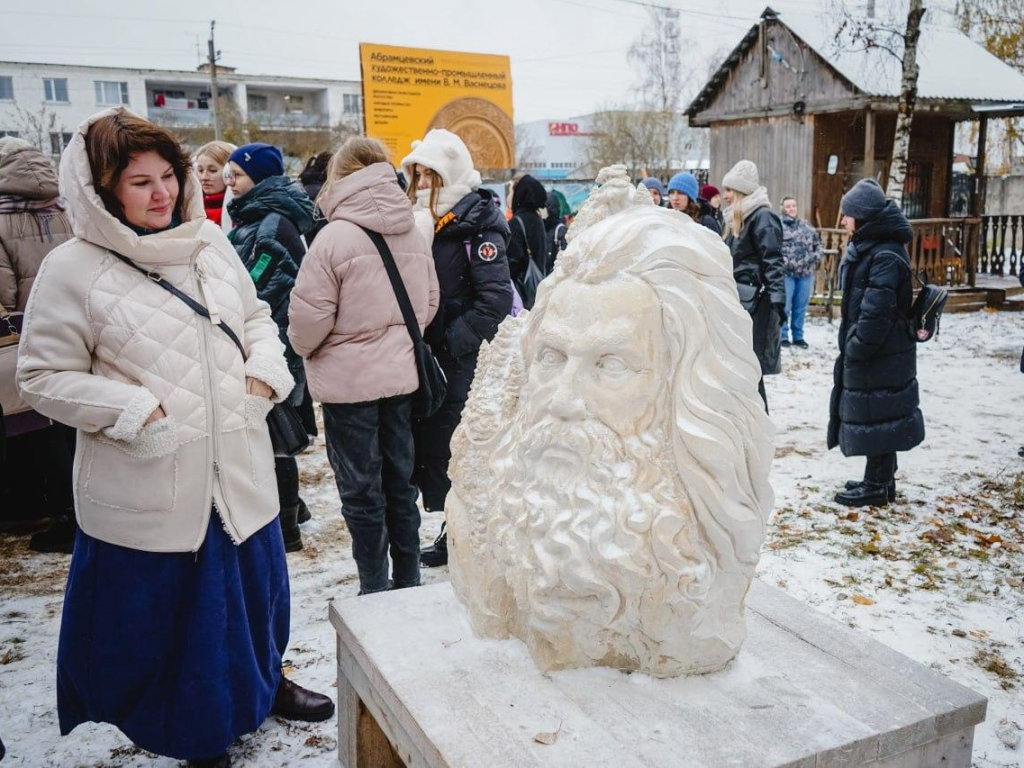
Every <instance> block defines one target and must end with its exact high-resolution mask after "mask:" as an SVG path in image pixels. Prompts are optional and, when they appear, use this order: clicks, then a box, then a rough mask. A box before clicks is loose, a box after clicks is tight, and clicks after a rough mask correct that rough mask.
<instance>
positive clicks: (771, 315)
mask: <svg viewBox="0 0 1024 768" xmlns="http://www.w3.org/2000/svg"><path fill="white" fill-rule="evenodd" d="M726 243H727V244H728V246H729V248H730V250H731V251H732V274H733V277H735V278H736V282H737V283H742V284H743V285H752V286H754V287H756V288H758V289H760V290H761V293H760V298H759V299H758V301H757V302H755V304H754V307H753V310H752V311H751V317H752V319H753V321H754V353H755V354H756V355H757V359H758V360H759V361H760V363H761V373H762V374H763V375H765V376H768V375H771V374H776V373H779V372H780V371H781V370H782V366H781V345H782V335H781V319H780V318H779V316H778V313H777V312H776V311H775V310H774V308H773V305H775V304H782V305H783V306H785V304H786V273H785V269H784V266H783V261H782V222H781V221H779V217H778V216H776V215H775V214H774V213H772V211H771V208H769V207H768V206H764V207H761V208H758V209H757V210H756V211H754V212H753V213H751V214H750V215H749V216H747V218H746V220H745V221H744V222H743V229H742V230H740V233H739V234H738V235H730V236H729V239H728V240H727V241H726Z"/></svg>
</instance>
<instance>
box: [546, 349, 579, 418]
mask: <svg viewBox="0 0 1024 768" xmlns="http://www.w3.org/2000/svg"><path fill="white" fill-rule="evenodd" d="M576 376H577V369H576V366H575V365H573V364H571V363H570V364H569V365H567V366H566V367H565V368H564V370H563V371H562V372H561V374H560V375H559V376H558V380H557V382H556V383H555V393H554V395H553V396H552V398H551V414H552V415H553V416H555V417H557V418H559V419H566V420H568V421H574V420H577V419H582V418H583V417H584V416H586V414H587V408H586V404H585V403H584V402H583V398H582V397H581V396H580V393H579V391H578V389H577V386H576Z"/></svg>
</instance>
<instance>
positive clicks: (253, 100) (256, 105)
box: [246, 93, 267, 112]
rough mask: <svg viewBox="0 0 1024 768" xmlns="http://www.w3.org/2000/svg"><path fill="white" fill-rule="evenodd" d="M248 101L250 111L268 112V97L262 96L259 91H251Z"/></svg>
mask: <svg viewBox="0 0 1024 768" xmlns="http://www.w3.org/2000/svg"><path fill="white" fill-rule="evenodd" d="M246 101H247V102H248V104H249V111H250V112H266V111H267V97H266V96H261V95H260V94H258V93H250V94H248V96H247V97H246Z"/></svg>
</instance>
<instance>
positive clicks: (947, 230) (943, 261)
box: [907, 219, 981, 288]
mask: <svg viewBox="0 0 1024 768" xmlns="http://www.w3.org/2000/svg"><path fill="white" fill-rule="evenodd" d="M980 224H981V221H980V219H912V220H911V222H910V225H911V226H912V227H913V228H914V239H913V241H911V243H910V247H909V248H908V249H907V250H908V252H909V253H910V265H911V266H912V267H913V269H914V271H915V272H916V273H917V274H922V273H924V274H926V275H927V276H928V281H929V282H932V283H936V284H938V285H969V286H971V287H972V288H973V287H974V275H975V272H976V271H977V263H978V262H977V257H978V251H977V249H978V230H979V226H980Z"/></svg>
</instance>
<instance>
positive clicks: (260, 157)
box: [228, 144, 284, 184]
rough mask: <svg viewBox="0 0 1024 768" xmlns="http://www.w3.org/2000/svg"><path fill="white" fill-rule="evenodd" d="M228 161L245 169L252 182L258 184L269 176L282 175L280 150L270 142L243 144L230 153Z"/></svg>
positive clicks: (282, 161) (282, 165) (282, 164)
mask: <svg viewBox="0 0 1024 768" xmlns="http://www.w3.org/2000/svg"><path fill="white" fill-rule="evenodd" d="M228 162H231V163H235V164H236V165H238V167H239V168H241V169H242V170H243V171H245V175H246V176H248V177H249V178H250V179H252V183H253V184H259V183H260V182H261V181H263V180H264V179H269V178H270V177H271V176H283V175H284V157H283V156H282V155H281V150H280V149H278V148H277V147H272V146H271V145H270V144H243V145H242V146H241V147H239V148H238V149H236V150H235V151H234V152H232V153H231V157H229V158H228Z"/></svg>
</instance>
